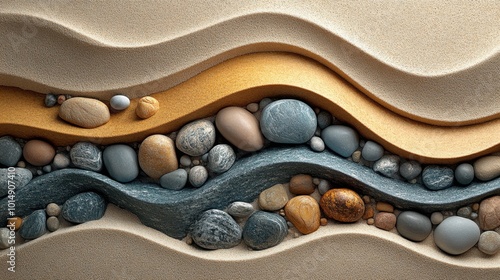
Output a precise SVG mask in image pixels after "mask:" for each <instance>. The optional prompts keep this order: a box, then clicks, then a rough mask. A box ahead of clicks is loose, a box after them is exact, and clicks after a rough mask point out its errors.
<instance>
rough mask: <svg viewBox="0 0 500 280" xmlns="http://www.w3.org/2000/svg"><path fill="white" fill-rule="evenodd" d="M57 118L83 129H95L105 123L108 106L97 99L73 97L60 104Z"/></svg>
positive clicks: (107, 117)
mask: <svg viewBox="0 0 500 280" xmlns="http://www.w3.org/2000/svg"><path fill="white" fill-rule="evenodd" d="M59 117H61V119H63V120H65V121H67V122H69V123H71V124H74V125H77V126H80V127H83V128H95V127H98V126H101V125H103V124H105V123H107V122H108V121H109V118H110V114H109V109H108V106H106V104H104V103H103V102H101V101H99V100H97V99H92V98H85V97H73V98H71V99H68V100H66V101H64V103H62V104H61V107H60V108H59Z"/></svg>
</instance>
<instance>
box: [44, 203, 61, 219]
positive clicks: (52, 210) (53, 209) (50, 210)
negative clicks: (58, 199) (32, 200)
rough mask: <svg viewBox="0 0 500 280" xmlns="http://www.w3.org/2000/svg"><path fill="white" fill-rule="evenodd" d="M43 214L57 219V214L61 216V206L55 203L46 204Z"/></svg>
mask: <svg viewBox="0 0 500 280" xmlns="http://www.w3.org/2000/svg"><path fill="white" fill-rule="evenodd" d="M45 213H47V215H48V216H50V217H52V216H54V217H57V216H59V214H61V206H59V205H57V204H56V203H49V204H47V207H45Z"/></svg>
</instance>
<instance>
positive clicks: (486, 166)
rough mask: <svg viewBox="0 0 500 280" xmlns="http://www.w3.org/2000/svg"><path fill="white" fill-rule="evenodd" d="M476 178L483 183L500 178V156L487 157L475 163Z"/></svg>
mask: <svg viewBox="0 0 500 280" xmlns="http://www.w3.org/2000/svg"><path fill="white" fill-rule="evenodd" d="M474 172H475V175H476V178H478V179H479V180H481V181H489V180H493V179H495V178H496V177H498V176H500V156H486V157H482V158H480V159H478V160H476V162H474Z"/></svg>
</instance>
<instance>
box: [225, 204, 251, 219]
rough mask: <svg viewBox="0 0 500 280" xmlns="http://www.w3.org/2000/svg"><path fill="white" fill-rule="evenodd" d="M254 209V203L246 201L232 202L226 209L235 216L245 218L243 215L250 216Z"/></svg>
mask: <svg viewBox="0 0 500 280" xmlns="http://www.w3.org/2000/svg"><path fill="white" fill-rule="evenodd" d="M253 211H254V208H253V205H252V204H250V203H248V202H244V201H235V202H233V203H231V204H229V206H228V207H227V209H226V212H227V213H228V214H229V215H231V216H233V217H238V218H243V217H248V216H250V214H252V213H253Z"/></svg>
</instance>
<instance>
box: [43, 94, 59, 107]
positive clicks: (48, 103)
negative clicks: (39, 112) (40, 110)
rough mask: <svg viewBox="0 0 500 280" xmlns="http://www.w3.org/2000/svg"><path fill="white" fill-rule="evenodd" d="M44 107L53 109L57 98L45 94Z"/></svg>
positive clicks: (53, 95)
mask: <svg viewBox="0 0 500 280" xmlns="http://www.w3.org/2000/svg"><path fill="white" fill-rule="evenodd" d="M44 103H45V107H49V108H50V107H54V106H55V105H56V104H57V96H56V95H55V94H50V93H48V94H46V95H45V100H44Z"/></svg>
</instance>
